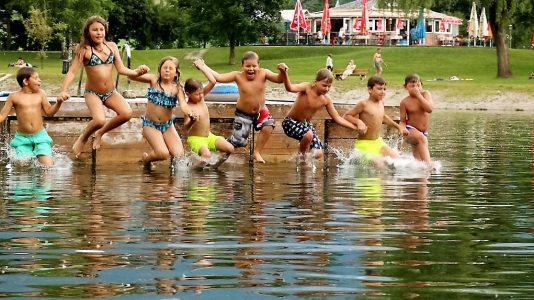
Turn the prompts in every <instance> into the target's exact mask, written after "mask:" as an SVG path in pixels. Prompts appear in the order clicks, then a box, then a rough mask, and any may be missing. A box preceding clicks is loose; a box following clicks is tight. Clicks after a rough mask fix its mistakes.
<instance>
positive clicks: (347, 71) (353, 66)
mask: <svg viewBox="0 0 534 300" xmlns="http://www.w3.org/2000/svg"><path fill="white" fill-rule="evenodd" d="M354 70H356V64H355V63H354V60H352V59H351V60H350V61H349V63H348V64H347V66H346V67H345V70H344V71H343V74H341V80H345V79H347V77H349V76H350V75H352V73H354Z"/></svg>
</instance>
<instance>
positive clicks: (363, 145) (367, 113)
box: [343, 76, 408, 167]
mask: <svg viewBox="0 0 534 300" xmlns="http://www.w3.org/2000/svg"><path fill="white" fill-rule="evenodd" d="M367 91H368V93H369V98H367V99H365V100H362V101H360V102H358V103H357V104H356V106H354V107H353V108H351V109H350V110H349V111H347V112H346V113H345V114H344V115H343V118H345V119H346V120H348V121H349V122H351V123H352V124H354V125H356V127H357V131H358V134H359V136H358V139H357V140H356V141H355V142H354V148H355V149H356V150H358V151H360V152H361V153H362V155H363V158H364V159H365V160H368V161H372V162H373V163H374V164H375V165H376V166H379V167H383V166H384V159H383V158H384V156H389V157H391V158H397V157H398V154H397V152H396V151H394V150H393V149H391V148H390V147H389V146H388V145H387V144H386V143H385V142H384V141H383V140H382V137H381V136H380V134H381V131H382V123H384V124H386V125H388V126H392V127H395V128H397V130H399V133H400V134H402V135H407V134H408V131H407V130H406V128H402V127H401V126H399V124H397V123H395V122H394V121H393V120H392V119H391V118H390V117H389V116H388V115H386V114H385V112H384V102H383V100H384V97H385V96H386V81H385V80H384V79H383V78H382V77H380V76H373V77H371V78H369V80H368V81H367Z"/></svg>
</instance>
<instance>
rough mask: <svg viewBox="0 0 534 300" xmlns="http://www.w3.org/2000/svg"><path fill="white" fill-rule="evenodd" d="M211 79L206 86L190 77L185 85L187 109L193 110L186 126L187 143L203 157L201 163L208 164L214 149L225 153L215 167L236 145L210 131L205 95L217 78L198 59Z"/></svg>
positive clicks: (197, 65)
mask: <svg viewBox="0 0 534 300" xmlns="http://www.w3.org/2000/svg"><path fill="white" fill-rule="evenodd" d="M194 64H195V66H196V67H197V68H199V69H200V70H201V71H202V72H203V73H204V75H206V77H207V78H208V80H209V82H210V83H209V84H208V85H206V86H205V87H204V86H203V85H202V83H201V82H200V81H198V80H196V79H193V78H189V79H187V80H186V82H185V85H184V90H185V94H186V96H187V99H188V100H187V109H188V110H189V111H191V114H190V115H185V117H184V128H185V129H186V130H187V135H188V137H187V144H188V145H189V147H190V148H191V151H193V152H194V153H196V154H198V155H199V156H200V158H201V162H200V164H206V163H207V160H208V159H209V158H210V157H211V156H212V153H211V152H212V151H219V152H222V153H224V154H223V155H222V156H221V157H220V159H219V160H218V161H217V162H216V163H215V164H214V165H213V166H214V167H217V166H219V165H220V164H222V163H223V162H224V161H225V160H226V159H228V157H229V156H230V154H232V153H233V152H234V146H233V145H232V144H231V143H230V142H228V141H227V140H225V139H224V137H222V136H218V135H215V134H213V133H211V131H210V114H209V110H208V106H207V105H206V102H204V95H205V94H207V93H209V92H210V90H211V89H212V88H213V86H214V85H215V78H214V77H213V75H212V74H211V72H209V70H208V69H206V68H202V66H204V61H203V60H202V59H197V60H195V62H194Z"/></svg>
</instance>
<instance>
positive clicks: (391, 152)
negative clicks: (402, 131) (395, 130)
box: [380, 145, 399, 158]
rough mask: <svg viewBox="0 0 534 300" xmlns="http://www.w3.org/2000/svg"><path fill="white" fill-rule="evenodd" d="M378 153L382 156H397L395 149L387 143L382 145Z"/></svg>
mask: <svg viewBox="0 0 534 300" xmlns="http://www.w3.org/2000/svg"><path fill="white" fill-rule="evenodd" d="M380 154H382V156H389V157H391V158H398V157H399V154H398V153H397V151H395V150H393V149H391V148H390V147H389V146H388V145H384V146H382V149H380Z"/></svg>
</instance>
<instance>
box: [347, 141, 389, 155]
mask: <svg viewBox="0 0 534 300" xmlns="http://www.w3.org/2000/svg"><path fill="white" fill-rule="evenodd" d="M384 146H387V145H386V143H385V142H384V140H383V139H382V137H378V138H377V139H376V140H356V141H354V149H356V150H358V151H361V152H362V154H363V156H364V157H365V158H366V159H371V158H373V157H376V156H380V155H382V147H384Z"/></svg>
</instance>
